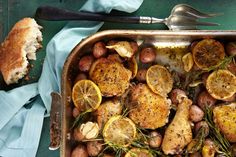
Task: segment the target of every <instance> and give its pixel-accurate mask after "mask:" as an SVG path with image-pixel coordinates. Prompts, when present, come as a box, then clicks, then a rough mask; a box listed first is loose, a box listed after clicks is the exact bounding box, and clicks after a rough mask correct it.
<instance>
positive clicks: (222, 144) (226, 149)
mask: <svg viewBox="0 0 236 157" xmlns="http://www.w3.org/2000/svg"><path fill="white" fill-rule="evenodd" d="M204 119H205V121H206V122H207V124H208V125H209V128H210V133H211V134H210V138H211V139H212V140H213V141H214V143H215V144H216V146H217V148H218V149H219V151H218V152H219V153H220V154H223V155H224V156H226V157H233V154H232V150H231V149H230V143H229V141H228V140H227V139H226V138H225V136H224V135H222V134H221V133H220V129H219V128H218V127H217V126H216V125H215V123H214V121H213V111H212V109H211V108H209V107H207V108H206V109H205V118H204Z"/></svg>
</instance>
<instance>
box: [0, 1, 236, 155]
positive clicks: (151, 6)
mask: <svg viewBox="0 0 236 157" xmlns="http://www.w3.org/2000/svg"><path fill="white" fill-rule="evenodd" d="M85 1H86V0H76V1H75V0H0V41H3V39H4V37H5V36H6V35H7V33H8V31H9V30H10V28H11V27H12V26H13V24H14V23H15V22H16V21H18V20H19V19H21V18H23V17H28V16H29V17H34V13H35V10H36V8H37V7H38V6H40V5H53V6H58V7H63V8H68V9H72V10H77V9H78V8H80V6H81V5H82V4H83V3H84V2H85ZM180 3H186V4H190V5H192V6H193V7H195V8H197V9H199V10H201V11H204V12H217V13H224V15H222V16H219V17H215V18H211V19H205V20H203V21H209V22H216V23H220V24H221V25H220V26H218V27H201V28H200V29H207V30H209V29H211V30H213V29H217V30H236V18H235V17H236V9H235V6H236V0H224V1H222V0H204V1H197V0H144V3H143V5H142V6H141V7H140V9H139V10H138V11H136V12H135V13H132V14H129V15H137V16H140V15H143V16H154V17H158V18H165V17H168V16H169V13H170V11H171V9H172V7H173V6H174V5H176V4H180ZM112 14H114V15H120V14H121V15H128V14H124V13H120V12H117V11H113V12H112ZM38 23H39V24H40V25H42V26H43V27H44V29H43V36H44V41H43V49H41V50H40V51H39V52H38V54H37V58H38V59H37V61H34V62H31V64H32V65H33V68H32V69H31V71H30V74H29V77H30V80H28V81H26V80H22V81H21V82H20V83H19V84H17V85H14V86H10V87H0V88H4V89H11V88H14V87H16V86H21V85H23V84H28V83H31V82H36V81H37V80H38V78H39V76H40V73H41V70H42V64H43V60H44V56H45V48H46V45H47V43H48V41H49V40H50V39H51V38H52V37H53V36H54V35H55V34H56V33H57V32H58V31H59V30H60V29H61V28H62V27H63V25H64V24H65V22H48V21H41V20H38ZM106 29H167V28H166V27H165V26H164V25H161V24H154V25H144V24H142V25H141V24H140V25H136V24H129V25H128V24H111V23H105V24H104V26H103V27H102V29H101V30H106ZM48 145H49V118H45V121H44V126H43V131H42V135H41V140H40V144H39V149H38V153H37V157H45V156H49V157H58V156H59V150H57V151H50V150H48Z"/></svg>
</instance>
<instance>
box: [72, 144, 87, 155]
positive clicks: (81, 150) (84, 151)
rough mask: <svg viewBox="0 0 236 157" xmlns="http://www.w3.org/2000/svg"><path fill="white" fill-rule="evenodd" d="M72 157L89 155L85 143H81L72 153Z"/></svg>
mask: <svg viewBox="0 0 236 157" xmlns="http://www.w3.org/2000/svg"><path fill="white" fill-rule="evenodd" d="M71 157H89V155H88V152H87V149H86V147H85V146H84V145H81V144H79V145H78V146H77V147H75V148H74V149H73V151H72V153H71Z"/></svg>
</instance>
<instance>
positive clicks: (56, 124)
mask: <svg viewBox="0 0 236 157" xmlns="http://www.w3.org/2000/svg"><path fill="white" fill-rule="evenodd" d="M51 97H52V104H51V111H50V145H49V150H57V149H58V148H59V147H60V144H61V118H62V117H61V116H62V115H61V111H62V110H61V108H62V98H61V95H60V94H59V93H56V92H52V93H51Z"/></svg>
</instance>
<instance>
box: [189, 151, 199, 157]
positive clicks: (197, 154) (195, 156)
mask: <svg viewBox="0 0 236 157" xmlns="http://www.w3.org/2000/svg"><path fill="white" fill-rule="evenodd" d="M190 157H202V156H201V153H199V152H196V153H192V154H190Z"/></svg>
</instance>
